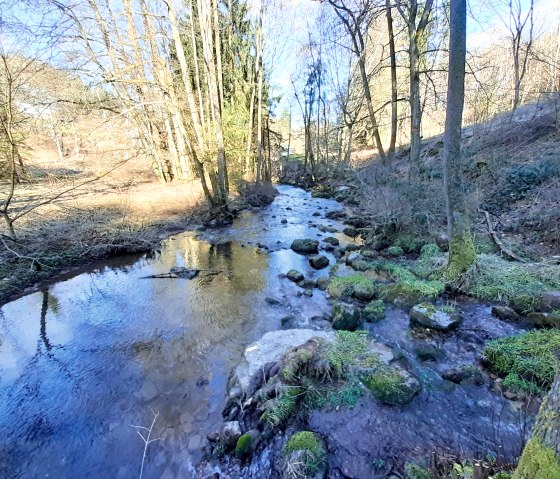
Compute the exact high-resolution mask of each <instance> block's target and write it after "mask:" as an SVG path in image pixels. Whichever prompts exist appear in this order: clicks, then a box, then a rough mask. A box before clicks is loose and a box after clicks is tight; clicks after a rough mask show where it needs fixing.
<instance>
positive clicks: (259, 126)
mask: <svg viewBox="0 0 560 479" xmlns="http://www.w3.org/2000/svg"><path fill="white" fill-rule="evenodd" d="M263 16H264V0H261V10H260V15H259V26H258V30H257V65H258V66H257V68H258V74H257V82H258V93H257V181H261V179H262V163H263V148H262V128H263V125H262V90H263V62H262V51H263V45H262V42H263V33H262V23H263Z"/></svg>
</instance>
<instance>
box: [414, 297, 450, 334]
mask: <svg viewBox="0 0 560 479" xmlns="http://www.w3.org/2000/svg"><path fill="white" fill-rule="evenodd" d="M410 323H411V324H413V325H416V326H421V327H424V328H430V329H435V330H437V331H451V330H452V329H455V328H457V327H458V326H459V324H460V323H461V317H460V316H459V315H457V314H448V313H446V312H444V311H441V310H439V309H437V308H436V307H435V306H434V305H433V304H432V303H420V304H417V305H416V306H414V307H413V308H412V309H411V310H410Z"/></svg>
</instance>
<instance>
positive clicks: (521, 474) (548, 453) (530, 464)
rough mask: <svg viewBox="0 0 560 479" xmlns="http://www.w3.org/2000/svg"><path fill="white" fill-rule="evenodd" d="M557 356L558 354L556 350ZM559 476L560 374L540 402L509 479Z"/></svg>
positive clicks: (545, 478) (547, 478)
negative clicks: (520, 454) (517, 462)
mask: <svg viewBox="0 0 560 479" xmlns="http://www.w3.org/2000/svg"><path fill="white" fill-rule="evenodd" d="M555 353H556V356H557V359H560V358H558V356H559V354H558V351H556V352H555ZM557 477H560V374H557V375H556V379H555V380H554V383H553V384H552V388H551V389H550V391H549V393H548V395H547V397H546V398H545V400H544V401H543V403H542V404H541V408H540V411H539V414H538V415H537V419H536V421H535V426H534V427H533V434H532V437H531V439H529V442H528V443H527V445H526V446H525V449H524V451H523V454H522V456H521V459H520V460H519V465H518V466H517V469H516V470H515V473H514V474H513V478H512V479H553V478H557Z"/></svg>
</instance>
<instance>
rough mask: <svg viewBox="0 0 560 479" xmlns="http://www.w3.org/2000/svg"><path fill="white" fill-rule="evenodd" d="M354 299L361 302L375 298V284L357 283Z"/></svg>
mask: <svg viewBox="0 0 560 479" xmlns="http://www.w3.org/2000/svg"><path fill="white" fill-rule="evenodd" d="M353 294H354V297H355V298H356V299H359V300H360V301H369V300H370V299H372V298H373V297H374V296H375V287H374V286H373V283H357V284H356V285H354V291H353Z"/></svg>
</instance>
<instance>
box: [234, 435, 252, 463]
mask: <svg viewBox="0 0 560 479" xmlns="http://www.w3.org/2000/svg"><path fill="white" fill-rule="evenodd" d="M251 450H252V439H251V435H250V434H247V433H245V434H243V435H242V436H241V437H240V438H239V439H238V440H237V444H236V446H235V455H236V456H237V457H238V458H239V459H244V458H245V457H247V456H249V455H250V454H251Z"/></svg>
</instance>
